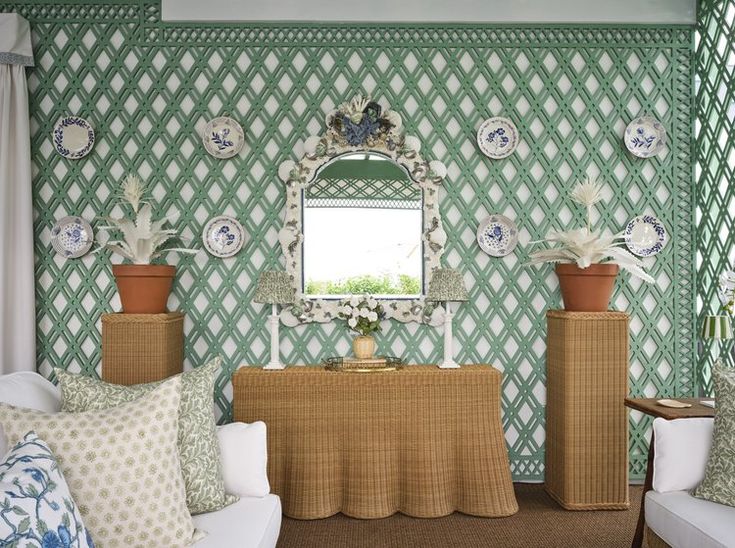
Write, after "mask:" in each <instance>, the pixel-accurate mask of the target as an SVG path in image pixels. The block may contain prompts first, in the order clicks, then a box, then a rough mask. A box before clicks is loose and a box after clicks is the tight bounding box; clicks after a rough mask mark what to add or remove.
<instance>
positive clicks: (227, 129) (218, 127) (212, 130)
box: [202, 116, 245, 159]
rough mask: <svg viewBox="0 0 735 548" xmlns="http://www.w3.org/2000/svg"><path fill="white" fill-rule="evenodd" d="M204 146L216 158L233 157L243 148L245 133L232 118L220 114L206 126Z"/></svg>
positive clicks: (203, 138)
mask: <svg viewBox="0 0 735 548" xmlns="http://www.w3.org/2000/svg"><path fill="white" fill-rule="evenodd" d="M202 140H203V141H204V148H206V149H207V152H209V153H210V154H211V155H212V156H214V157H215V158H220V159H226V158H232V157H233V156H234V155H235V154H237V153H238V152H240V151H241V150H242V147H243V145H244V144H245V133H244V132H243V130H242V126H241V125H240V124H238V123H237V122H236V121H235V120H233V119H232V118H229V117H227V116H220V117H219V118H215V119H213V120H210V121H209V122H208V123H207V125H206V127H205V128H204V135H203V137H202Z"/></svg>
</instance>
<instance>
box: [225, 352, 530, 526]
mask: <svg viewBox="0 0 735 548" xmlns="http://www.w3.org/2000/svg"><path fill="white" fill-rule="evenodd" d="M500 381H501V374H500V372H499V371H497V370H495V369H493V368H492V367H489V366H480V365H475V366H463V367H462V368H461V369H455V370H449V371H448V370H439V369H437V368H436V367H433V366H418V365H415V366H407V367H406V368H405V369H403V370H400V371H395V372H381V373H346V372H333V371H325V370H324V369H323V368H322V367H288V368H287V369H286V370H285V371H264V370H262V369H261V368H259V367H242V368H240V369H239V370H238V371H236V372H235V374H234V375H233V390H234V418H235V420H236V421H245V422H253V421H256V420H262V421H264V422H265V423H266V425H267V428H268V477H269V480H270V484H271V490H272V491H273V492H274V493H276V494H277V495H279V496H280V497H281V500H282V502H283V512H284V514H285V515H287V516H289V517H293V518H297V519H317V518H325V517H328V516H331V515H333V514H336V513H338V512H342V513H344V514H346V515H348V516H352V517H357V518H382V517H386V516H389V515H391V514H393V513H395V512H402V513H404V514H407V515H409V516H415V517H439V516H445V515H448V514H450V513H452V512H454V511H455V510H456V511H460V512H464V513H466V514H471V515H475V516H486V517H501V516H509V515H511V514H514V513H516V512H517V511H518V504H517V503H516V499H515V494H514V492H513V484H512V481H511V474H510V467H509V463H508V453H507V449H506V446H505V439H504V437H503V428H502V424H501V420H500Z"/></svg>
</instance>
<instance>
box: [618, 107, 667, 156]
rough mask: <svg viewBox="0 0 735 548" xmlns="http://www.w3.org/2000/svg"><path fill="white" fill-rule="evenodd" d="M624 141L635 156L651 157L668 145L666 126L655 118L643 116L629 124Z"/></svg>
mask: <svg viewBox="0 0 735 548" xmlns="http://www.w3.org/2000/svg"><path fill="white" fill-rule="evenodd" d="M623 141H624V142H625V147H626V148H627V149H628V150H629V151H630V153H631V154H632V155H633V156H638V157H639V158H650V157H651V156H656V155H657V154H658V153H659V152H661V151H662V150H663V148H664V147H665V146H666V128H664V126H663V125H662V124H661V122H659V121H658V120H656V119H655V118H652V117H650V116H642V117H640V118H636V119H635V120H633V121H632V122H631V123H630V124H628V127H626V128H625V135H624V137H623Z"/></svg>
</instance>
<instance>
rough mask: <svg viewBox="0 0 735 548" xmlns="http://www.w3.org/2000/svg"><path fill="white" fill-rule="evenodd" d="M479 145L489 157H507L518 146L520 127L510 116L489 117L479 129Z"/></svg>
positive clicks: (496, 158) (494, 158) (497, 158)
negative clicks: (517, 126) (509, 118)
mask: <svg viewBox="0 0 735 548" xmlns="http://www.w3.org/2000/svg"><path fill="white" fill-rule="evenodd" d="M477 146H479V147H480V150H481V151H482V153H483V154H484V155H485V156H487V157H488V158H492V159H493V160H500V159H502V158H506V157H508V156H510V155H511V154H512V153H513V151H514V150H515V149H516V147H517V146H518V128H516V126H515V124H514V123H513V122H511V121H510V120H508V118H501V117H499V116H496V117H494V118H488V119H487V120H485V121H484V122H483V123H482V125H481V126H480V129H478V130H477Z"/></svg>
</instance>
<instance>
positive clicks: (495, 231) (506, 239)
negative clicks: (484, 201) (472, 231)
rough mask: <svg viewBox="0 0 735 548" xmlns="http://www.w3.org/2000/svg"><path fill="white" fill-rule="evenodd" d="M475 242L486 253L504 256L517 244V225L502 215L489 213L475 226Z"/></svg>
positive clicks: (493, 255)
mask: <svg viewBox="0 0 735 548" xmlns="http://www.w3.org/2000/svg"><path fill="white" fill-rule="evenodd" d="M477 243H478V244H480V248H481V249H482V250H483V251H484V252H485V253H487V254H488V255H490V256H492V257H504V256H505V255H508V254H509V253H510V252H511V251H513V249H514V248H515V246H516V245H517V244H518V227H517V226H516V224H515V223H514V222H513V221H511V220H510V219H508V217H506V216H504V215H491V216H490V217H488V218H487V219H485V220H484V221H482V222H481V223H480V226H479V227H478V228H477Z"/></svg>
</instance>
